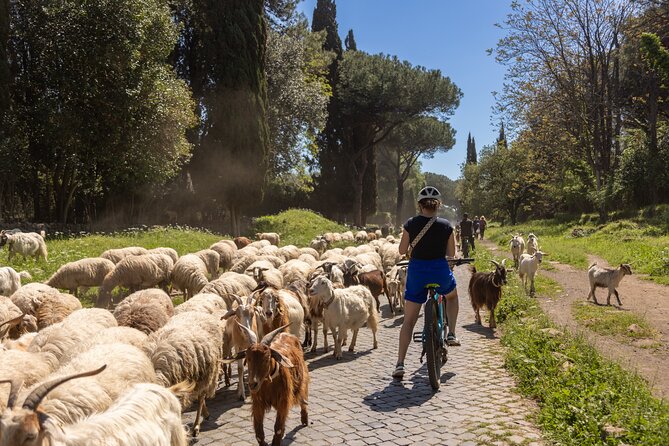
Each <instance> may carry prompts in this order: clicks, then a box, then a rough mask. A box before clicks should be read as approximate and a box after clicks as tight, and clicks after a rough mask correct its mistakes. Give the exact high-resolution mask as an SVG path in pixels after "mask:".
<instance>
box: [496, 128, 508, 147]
mask: <svg viewBox="0 0 669 446" xmlns="http://www.w3.org/2000/svg"><path fill="white" fill-rule="evenodd" d="M496 145H497V147H504V148H505V149H508V148H509V145H508V144H507V142H506V135H505V134H504V123H503V122H500V124H499V136H498V137H497V142H496Z"/></svg>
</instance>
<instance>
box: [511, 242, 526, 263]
mask: <svg viewBox="0 0 669 446" xmlns="http://www.w3.org/2000/svg"><path fill="white" fill-rule="evenodd" d="M509 246H510V247H511V254H513V265H514V266H515V267H516V268H518V263H519V262H520V256H521V255H523V251H525V240H523V238H522V237H521V236H520V235H514V236H513V238H512V239H511V243H509Z"/></svg>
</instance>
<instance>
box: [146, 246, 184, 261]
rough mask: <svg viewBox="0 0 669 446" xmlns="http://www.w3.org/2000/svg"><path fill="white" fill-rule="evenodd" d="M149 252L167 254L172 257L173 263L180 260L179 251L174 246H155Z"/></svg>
mask: <svg viewBox="0 0 669 446" xmlns="http://www.w3.org/2000/svg"><path fill="white" fill-rule="evenodd" d="M148 254H165V255H166V256H168V257H169V258H170V259H172V263H177V260H179V253H178V252H177V251H176V249H173V248H153V249H149V252H148Z"/></svg>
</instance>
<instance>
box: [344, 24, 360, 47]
mask: <svg viewBox="0 0 669 446" xmlns="http://www.w3.org/2000/svg"><path fill="white" fill-rule="evenodd" d="M344 44H345V45H346V51H358V44H357V43H355V36H354V35H353V30H352V29H349V30H348V34H347V35H346V39H345V40H344Z"/></svg>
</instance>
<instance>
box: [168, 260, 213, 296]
mask: <svg viewBox="0 0 669 446" xmlns="http://www.w3.org/2000/svg"><path fill="white" fill-rule="evenodd" d="M207 283H209V280H207V265H206V264H205V263H204V262H203V261H202V259H201V258H200V257H199V256H197V255H195V254H186V255H185V256H181V257H180V258H179V260H178V261H177V263H175V264H174V268H172V286H173V287H174V288H176V289H177V290H180V291H182V292H183V293H184V300H188V299H189V298H190V297H191V296H194V295H195V294H197V293H199V292H200V291H201V290H202V289H203V288H204V287H205V285H207Z"/></svg>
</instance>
